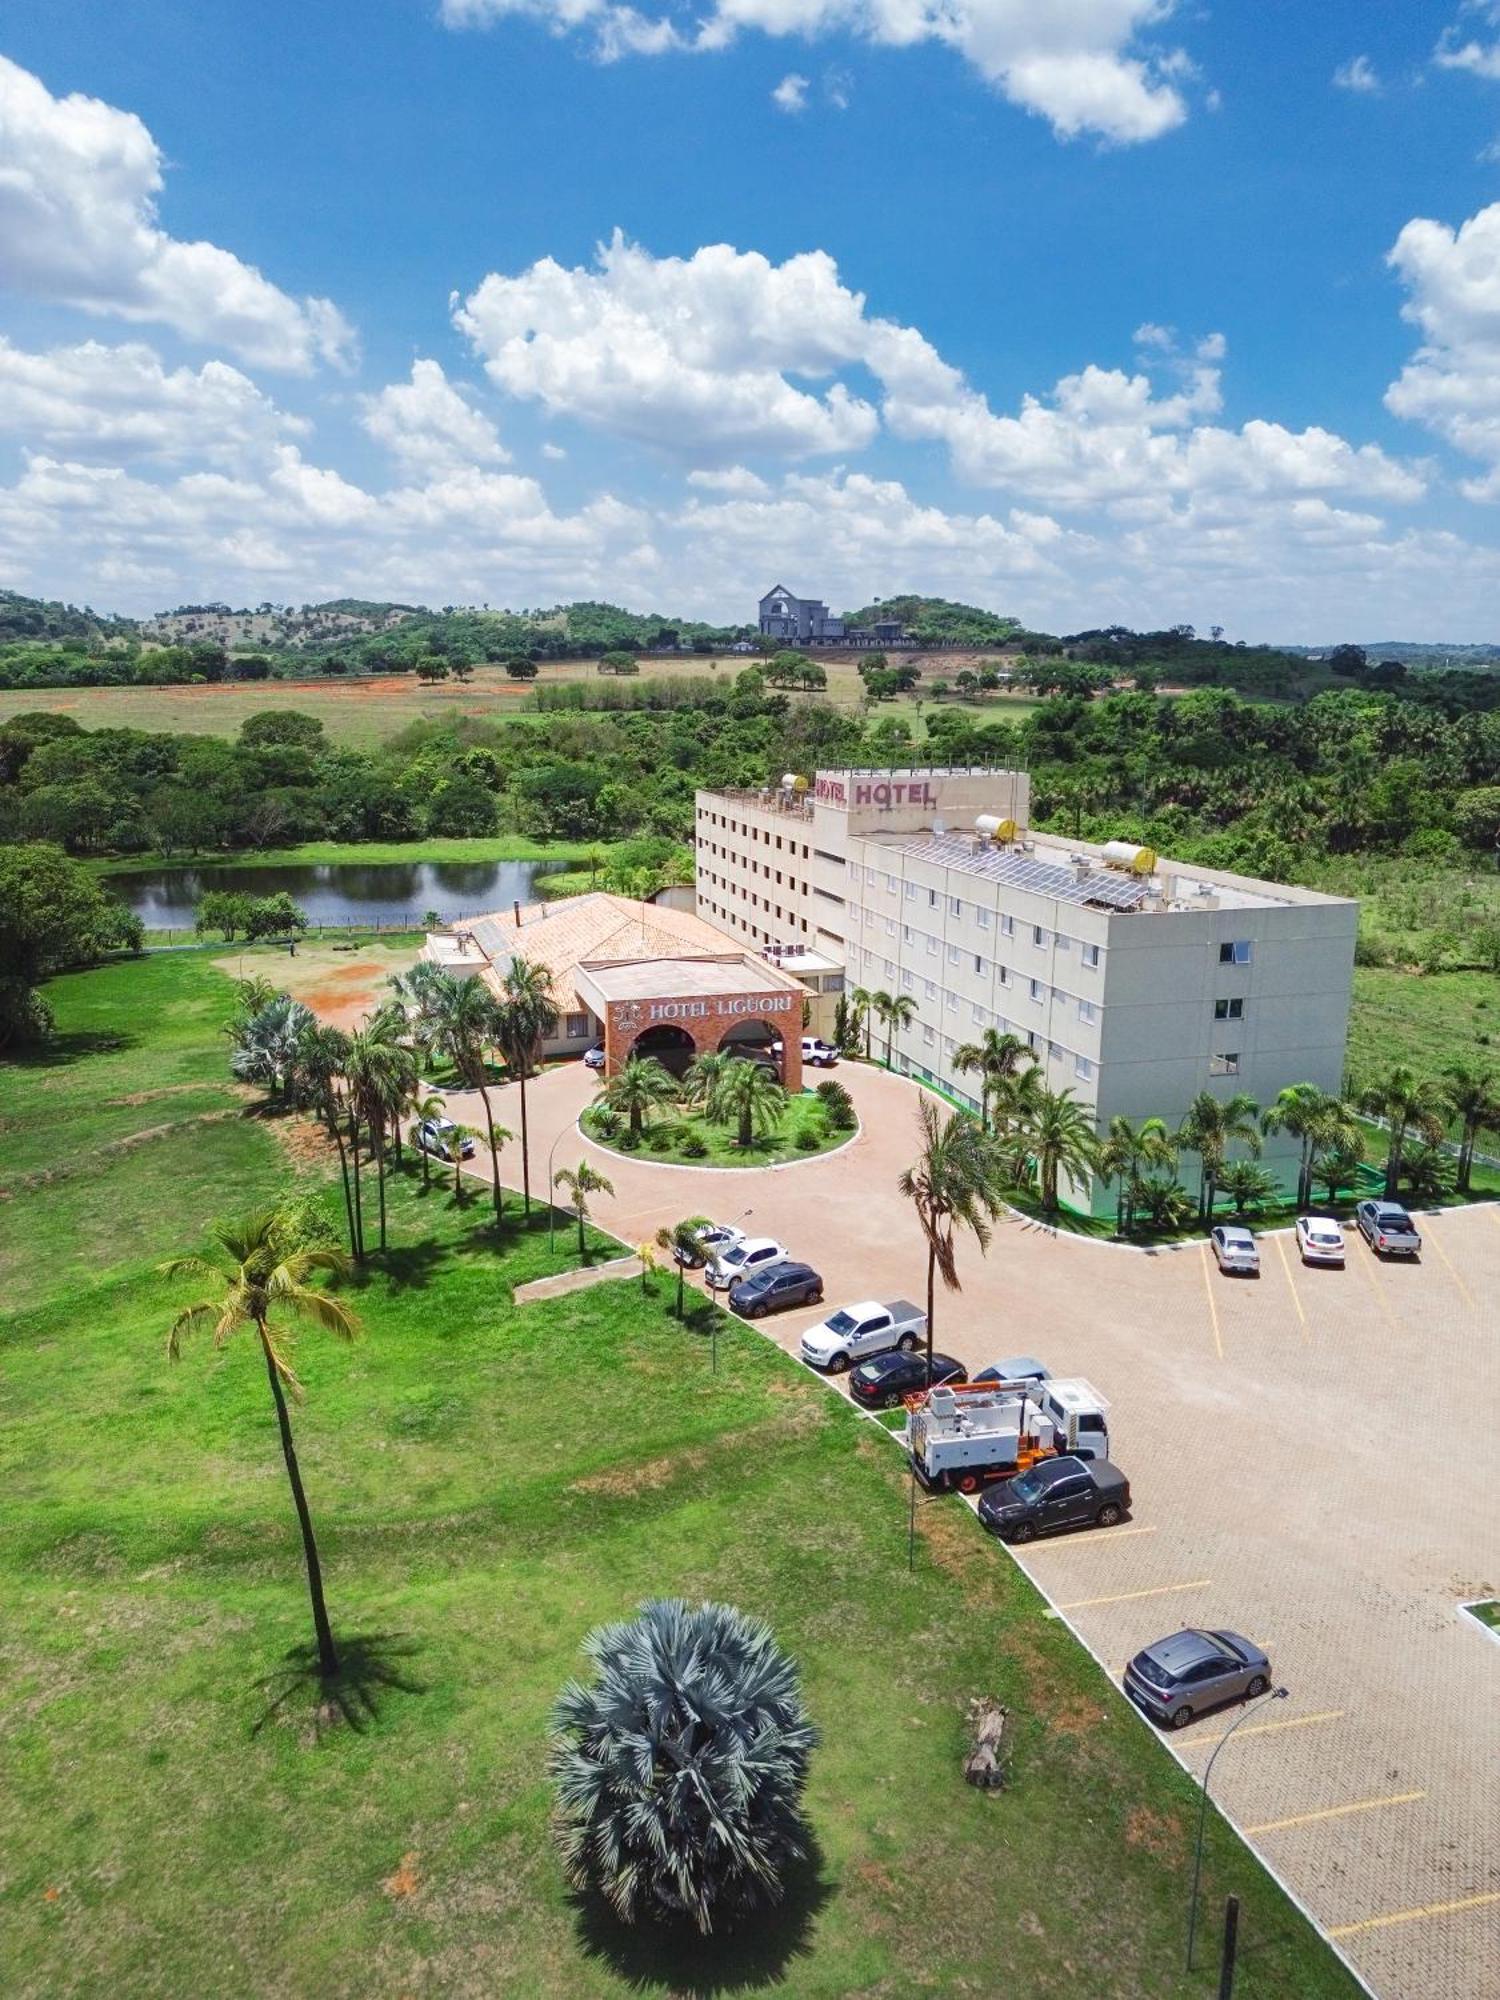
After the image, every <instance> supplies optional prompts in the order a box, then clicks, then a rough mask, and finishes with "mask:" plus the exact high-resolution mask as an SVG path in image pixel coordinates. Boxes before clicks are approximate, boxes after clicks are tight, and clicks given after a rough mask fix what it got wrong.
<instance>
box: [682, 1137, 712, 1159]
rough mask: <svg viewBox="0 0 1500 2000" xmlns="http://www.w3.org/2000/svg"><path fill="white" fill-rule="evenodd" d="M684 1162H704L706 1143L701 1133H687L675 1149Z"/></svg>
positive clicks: (706, 1154) (706, 1152) (706, 1149)
mask: <svg viewBox="0 0 1500 2000" xmlns="http://www.w3.org/2000/svg"><path fill="white" fill-rule="evenodd" d="M677 1150H678V1151H679V1152H680V1153H681V1154H682V1157H683V1158H684V1159H685V1160H706V1159H707V1158H708V1141H707V1139H705V1138H704V1136H703V1134H702V1133H701V1132H689V1133H687V1134H686V1135H685V1137H684V1138H683V1141H682V1143H681V1145H680V1146H679V1147H678V1149H677Z"/></svg>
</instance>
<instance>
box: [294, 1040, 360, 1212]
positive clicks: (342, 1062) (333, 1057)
mask: <svg viewBox="0 0 1500 2000" xmlns="http://www.w3.org/2000/svg"><path fill="white" fill-rule="evenodd" d="M299 1062H300V1065H301V1070H302V1076H303V1080H304V1082H305V1083H306V1085H307V1089H308V1093H309V1095H310V1097H311V1099H312V1103H313V1109H314V1110H315V1111H316V1112H317V1113H318V1116H319V1117H320V1118H321V1119H322V1120H323V1123H324V1124H325V1125H326V1126H327V1127H328V1131H329V1135H330V1137H331V1138H332V1140H333V1143H334V1145H335V1146H336V1147H337V1148H338V1155H339V1177H340V1179H341V1180H342V1182H343V1186H344V1214H345V1217H346V1218H347V1220H348V1224H349V1248H350V1250H351V1251H352V1250H354V1249H356V1248H357V1247H358V1233H357V1231H356V1229H355V1226H354V1195H353V1192H352V1190H351V1189H350V1186H349V1149H348V1147H347V1146H346V1145H345V1144H344V1123H343V1117H342V1112H343V1108H344V1106H343V1091H342V1083H343V1079H344V1076H345V1075H346V1073H347V1071H348V1068H349V1037H348V1036H347V1035H346V1034H345V1033H344V1031H343V1029H342V1028H328V1027H324V1025H323V1024H322V1022H320V1021H315V1022H314V1023H313V1025H312V1026H311V1027H310V1028H308V1029H307V1030H306V1031H305V1032H304V1034H303V1036H302V1049H301V1054H300V1056H299Z"/></svg>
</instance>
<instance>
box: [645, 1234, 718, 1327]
mask: <svg viewBox="0 0 1500 2000" xmlns="http://www.w3.org/2000/svg"><path fill="white" fill-rule="evenodd" d="M707 1227H708V1217H707V1216H706V1215H689V1216H685V1217H684V1218H683V1220H682V1221H681V1222H674V1223H673V1224H672V1225H671V1227H670V1228H669V1229H658V1230H657V1232H656V1247H657V1248H658V1249H659V1250H665V1251H667V1252H668V1253H669V1254H670V1255H671V1256H672V1257H673V1258H674V1259H675V1261H676V1264H677V1317H678V1318H679V1319H681V1318H682V1313H683V1299H684V1293H685V1291H686V1288H687V1267H688V1264H689V1263H690V1262H692V1261H693V1260H694V1259H696V1258H698V1257H701V1256H702V1254H703V1245H702V1244H701V1243H700V1242H699V1240H698V1232H699V1231H700V1230H702V1229H706V1228H707Z"/></svg>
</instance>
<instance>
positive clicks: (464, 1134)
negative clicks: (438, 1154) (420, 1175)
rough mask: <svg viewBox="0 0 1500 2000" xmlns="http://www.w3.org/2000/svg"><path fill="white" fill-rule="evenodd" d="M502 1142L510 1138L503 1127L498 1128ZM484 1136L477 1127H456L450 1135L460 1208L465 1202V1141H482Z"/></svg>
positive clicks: (454, 1181)
mask: <svg viewBox="0 0 1500 2000" xmlns="http://www.w3.org/2000/svg"><path fill="white" fill-rule="evenodd" d="M498 1131H499V1135H500V1138H501V1140H502V1142H503V1141H504V1140H506V1139H508V1138H509V1137H510V1134H509V1132H507V1131H506V1129H505V1127H504V1126H503V1125H501V1126H500V1127H498ZM483 1137H484V1134H483V1133H482V1132H481V1131H480V1130H479V1128H478V1127H477V1126H475V1125H455V1126H454V1128H453V1130H452V1131H451V1132H450V1133H449V1135H448V1143H449V1145H450V1146H452V1148H453V1199H454V1201H455V1202H456V1203H457V1204H458V1206H459V1207H460V1208H462V1207H463V1200H464V1140H465V1139H475V1140H478V1139H482V1138H483Z"/></svg>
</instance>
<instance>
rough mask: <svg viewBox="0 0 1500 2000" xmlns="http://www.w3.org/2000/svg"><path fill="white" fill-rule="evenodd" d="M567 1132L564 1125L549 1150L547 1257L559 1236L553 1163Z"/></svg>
mask: <svg viewBox="0 0 1500 2000" xmlns="http://www.w3.org/2000/svg"><path fill="white" fill-rule="evenodd" d="M567 1130H568V1127H567V1126H566V1125H564V1127H563V1128H562V1131H561V1132H559V1133H558V1135H557V1137H556V1138H555V1139H554V1140H553V1141H552V1144H551V1145H550V1146H549V1147H548V1149H547V1255H548V1256H549V1257H550V1256H551V1255H552V1240H553V1238H554V1236H555V1235H556V1234H557V1203H556V1202H555V1201H554V1200H553V1199H552V1162H553V1161H554V1160H555V1159H556V1158H557V1149H558V1147H559V1146H560V1145H561V1144H562V1141H563V1134H564V1133H566V1131H567Z"/></svg>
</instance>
